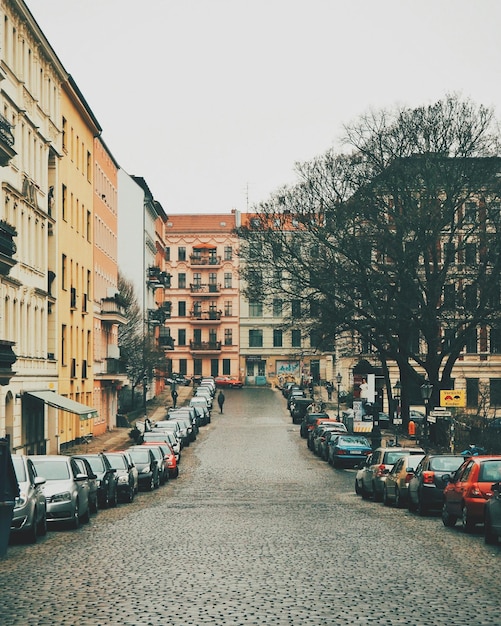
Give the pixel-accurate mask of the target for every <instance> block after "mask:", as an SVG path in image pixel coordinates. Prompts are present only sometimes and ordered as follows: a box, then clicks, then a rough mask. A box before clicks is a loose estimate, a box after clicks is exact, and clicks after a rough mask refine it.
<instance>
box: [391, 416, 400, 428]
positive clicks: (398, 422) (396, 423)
mask: <svg viewBox="0 0 501 626" xmlns="http://www.w3.org/2000/svg"><path fill="white" fill-rule="evenodd" d="M393 423H394V424H395V426H400V424H401V423H402V420H401V419H400V418H399V417H395V419H394V420H393Z"/></svg>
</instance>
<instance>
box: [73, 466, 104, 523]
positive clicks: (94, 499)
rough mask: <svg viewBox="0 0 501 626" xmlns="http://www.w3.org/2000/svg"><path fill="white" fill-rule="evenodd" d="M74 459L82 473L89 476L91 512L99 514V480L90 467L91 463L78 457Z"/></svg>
mask: <svg viewBox="0 0 501 626" xmlns="http://www.w3.org/2000/svg"><path fill="white" fill-rule="evenodd" d="M73 459H74V460H75V463H76V464H77V465H78V467H79V469H80V471H81V473H82V474H87V479H88V482H89V511H90V512H91V513H97V510H98V508H99V499H98V491H99V480H98V478H97V476H96V475H95V474H94V472H93V470H92V467H91V466H90V463H89V461H87V459H84V458H82V457H78V456H74V457H73Z"/></svg>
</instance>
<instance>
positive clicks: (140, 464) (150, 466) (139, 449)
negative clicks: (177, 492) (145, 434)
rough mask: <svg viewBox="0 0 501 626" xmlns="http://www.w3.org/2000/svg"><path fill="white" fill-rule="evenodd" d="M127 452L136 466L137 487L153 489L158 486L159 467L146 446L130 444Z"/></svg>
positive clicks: (144, 489)
mask: <svg viewBox="0 0 501 626" xmlns="http://www.w3.org/2000/svg"><path fill="white" fill-rule="evenodd" d="M128 452H129V454H130V456H131V458H132V460H133V462H134V465H135V466H136V468H137V473H138V481H139V489H141V490H143V491H153V489H157V488H158V487H159V486H160V467H159V465H158V462H157V460H156V459H155V455H154V454H153V452H152V451H151V450H150V449H149V448H148V446H131V447H130V448H128Z"/></svg>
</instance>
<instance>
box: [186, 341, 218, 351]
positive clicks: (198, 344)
mask: <svg viewBox="0 0 501 626" xmlns="http://www.w3.org/2000/svg"><path fill="white" fill-rule="evenodd" d="M190 350H192V351H193V352H219V351H220V350H221V342H220V341H190Z"/></svg>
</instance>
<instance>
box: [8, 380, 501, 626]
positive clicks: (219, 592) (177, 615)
mask: <svg viewBox="0 0 501 626" xmlns="http://www.w3.org/2000/svg"><path fill="white" fill-rule="evenodd" d="M225 395H226V403H225V407H224V410H225V412H224V414H223V415H219V413H218V412H217V409H216V410H215V411H214V413H213V421H212V424H211V425H209V426H207V427H205V428H204V429H203V431H202V433H201V436H200V437H199V439H198V440H197V442H195V444H192V446H190V447H189V448H188V449H186V450H185V454H184V457H183V461H182V464H181V476H180V478H179V479H177V480H176V481H171V482H170V484H168V485H166V486H165V487H161V488H160V489H159V490H157V491H155V492H153V493H145V494H140V496H139V497H138V498H136V500H135V502H134V503H132V504H130V505H120V506H119V507H117V508H116V509H110V510H106V511H100V512H99V513H98V515H97V516H95V517H93V518H92V520H91V523H90V524H89V525H86V526H82V527H81V528H80V529H79V530H78V531H57V532H56V531H54V532H49V534H48V536H47V537H46V538H44V539H42V540H40V541H39V543H38V544H36V545H34V546H18V545H14V546H11V547H10V548H9V552H8V557H7V559H6V560H4V561H3V562H1V563H0V589H1V593H0V624H2V626H11V625H14V624H16V625H17V624H22V625H23V626H27V625H37V626H45V625H50V626H54V625H78V626H91V625H92V626H95V625H97V624H99V625H101V624H102V625H112V626H115V625H119V624H120V625H124V626H143V625H144V626H147V625H153V626H156V625H172V626H188V625H195V626H202V625H205V624H212V625H217V626H223V625H228V626H250V625H256V626H257V625H259V626H261V625H265V624H266V625H267V624H269V625H275V626H309V625H312V626H322V625H337V624H340V625H345V624H364V625H368V624H372V625H374V624H382V625H385V626H393V625H404V624H405V625H407V626H410V625H415V626H438V625H442V624H443V625H447V626H450V625H452V626H455V625H456V624H461V625H463V624H469V625H473V626H480V625H482V624H489V625H499V624H500V623H501V610H500V606H499V572H500V571H501V549H500V548H499V547H494V548H492V547H486V546H484V544H483V539H482V536H481V534H480V532H478V533H476V534H474V535H473V536H469V535H465V534H463V533H462V532H461V531H460V530H459V528H458V529H445V528H444V527H443V525H442V523H441V521H440V519H439V518H438V517H434V518H427V519H421V518H419V517H418V516H416V515H413V514H410V513H408V512H407V511H404V510H395V509H388V508H386V507H383V506H382V505H381V504H376V503H372V502H366V501H363V500H361V499H360V498H359V497H357V496H356V495H355V494H354V489H353V484H354V472H353V471H352V470H333V469H332V468H331V467H330V466H329V465H328V464H326V463H324V462H323V461H321V460H320V459H318V458H317V457H315V456H313V455H312V454H311V452H309V451H308V450H307V448H306V444H305V442H304V440H302V439H301V438H300V437H299V432H298V429H299V427H298V426H294V425H293V424H292V423H291V420H290V418H289V417H288V415H287V412H286V410H285V402H284V400H283V398H282V397H281V395H280V394H279V393H278V392H276V391H272V390H269V389H244V390H229V391H227V392H225Z"/></svg>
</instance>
